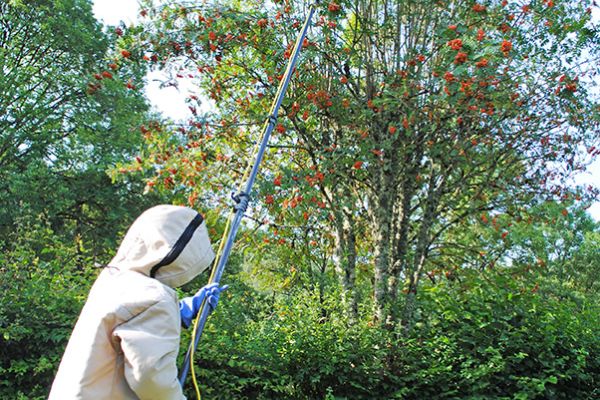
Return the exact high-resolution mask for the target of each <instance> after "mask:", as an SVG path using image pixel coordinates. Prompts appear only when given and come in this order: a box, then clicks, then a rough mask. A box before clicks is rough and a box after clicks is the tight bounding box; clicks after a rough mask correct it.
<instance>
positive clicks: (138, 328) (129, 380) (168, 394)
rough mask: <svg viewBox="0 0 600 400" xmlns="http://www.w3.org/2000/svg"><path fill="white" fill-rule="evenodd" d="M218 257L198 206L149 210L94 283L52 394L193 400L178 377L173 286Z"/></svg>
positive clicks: (69, 399)
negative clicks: (183, 389)
mask: <svg viewBox="0 0 600 400" xmlns="http://www.w3.org/2000/svg"><path fill="white" fill-rule="evenodd" d="M213 259H214V253H213V250H212V247H211V245H210V240H209V237H208V232H207V229H206V224H205V223H204V222H203V220H202V217H201V216H200V214H198V213H197V212H196V211H194V210H192V209H189V208H186V207H179V206H170V205H161V206H156V207H153V208H151V209H149V210H147V211H145V212H144V213H143V214H142V215H141V216H140V217H139V218H138V219H137V220H136V221H135V222H134V223H133V225H132V226H131V227H130V228H129V230H128V231H127V234H126V235H125V238H124V239H123V242H122V244H121V246H120V247H119V250H118V252H117V255H116V256H115V257H114V258H113V260H112V261H111V262H110V264H109V265H108V266H107V267H106V268H105V269H104V270H103V271H102V272H101V273H100V275H99V276H98V279H97V280H96V282H95V283H94V285H93V287H92V289H91V291H90V293H89V296H88V299H87V302H86V304H85V306H84V307H83V310H82V311H81V314H80V316H79V320H78V321H77V324H76V325H75V328H74V330H73V333H72V335H71V338H70V340H69V343H68V345H67V348H66V350H65V354H64V356H63V358H62V361H61V363H60V367H59V368H58V372H57V374H56V378H55V380H54V383H53V384H52V389H51V391H50V397H49V400H74V399H85V400H103V399H107V400H108V399H110V400H120V399H142V400H145V399H156V400H171V399H177V400H180V399H185V396H184V395H183V393H182V389H181V386H180V384H179V381H178V380H177V365H176V357H177V354H178V351H179V339H180V337H179V336H180V329H181V321H180V314H179V304H178V299H177V295H176V293H175V291H174V290H173V289H172V288H174V287H177V286H181V285H183V284H185V283H187V282H189V281H190V280H191V279H193V278H194V277H195V276H197V275H198V274H200V273H201V272H202V271H204V270H205V269H206V268H208V266H209V265H210V263H211V262H212V261H213ZM152 276H154V277H152Z"/></svg>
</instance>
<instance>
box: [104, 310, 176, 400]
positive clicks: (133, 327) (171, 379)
mask: <svg viewBox="0 0 600 400" xmlns="http://www.w3.org/2000/svg"><path fill="white" fill-rule="evenodd" d="M113 334H114V335H115V336H116V337H118V338H119V339H120V344H121V349H122V351H123V358H124V370H125V371H124V372H125V379H126V380H127V383H128V385H129V387H130V388H131V389H132V390H133V391H134V392H135V394H136V395H137V396H138V397H139V398H140V400H150V399H162V400H182V399H185V396H184V395H183V392H182V389H181V385H180V384H179V381H178V379H177V353H178V351H179V340H180V336H179V335H180V320H179V310H178V309H177V305H176V304H174V303H173V302H172V301H164V300H163V301H159V302H157V303H156V304H154V305H152V306H151V307H149V308H148V309H146V310H145V311H143V312H142V313H140V314H139V315H136V316H135V317H133V318H132V319H130V320H129V321H127V322H125V323H123V324H121V325H119V326H118V327H117V328H116V329H115V330H114V332H113Z"/></svg>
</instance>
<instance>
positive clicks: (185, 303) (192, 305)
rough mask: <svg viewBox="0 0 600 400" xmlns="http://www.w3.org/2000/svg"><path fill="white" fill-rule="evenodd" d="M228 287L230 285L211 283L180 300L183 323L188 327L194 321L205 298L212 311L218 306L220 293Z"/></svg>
mask: <svg viewBox="0 0 600 400" xmlns="http://www.w3.org/2000/svg"><path fill="white" fill-rule="evenodd" d="M228 287H229V285H225V286H220V287H219V284H218V283H211V284H209V285H206V286H204V287H203V288H202V289H200V290H198V292H196V294H195V295H193V296H191V297H185V298H183V299H181V300H179V313H180V314H181V324H182V325H183V326H184V327H186V328H187V327H189V326H190V325H191V324H192V321H193V320H194V318H196V315H197V314H198V310H200V305H201V304H202V301H203V300H204V299H205V298H206V304H207V305H208V307H209V309H210V312H212V311H213V310H214V309H215V308H216V307H217V303H218V302H219V295H220V294H221V292H222V291H223V290H225V289H227V288H228Z"/></svg>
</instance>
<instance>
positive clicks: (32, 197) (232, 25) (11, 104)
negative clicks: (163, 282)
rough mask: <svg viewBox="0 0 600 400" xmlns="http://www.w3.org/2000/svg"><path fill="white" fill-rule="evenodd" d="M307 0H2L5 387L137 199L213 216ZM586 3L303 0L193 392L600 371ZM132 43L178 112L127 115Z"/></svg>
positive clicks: (217, 222) (317, 390) (508, 386)
mask: <svg viewBox="0 0 600 400" xmlns="http://www.w3.org/2000/svg"><path fill="white" fill-rule="evenodd" d="M307 6H308V5H307V3H306V4H305V3H304V2H300V1H291V0H290V1H273V2H258V1H229V0H224V1H223V2H220V3H218V4H217V3H214V2H210V3H200V2H186V1H176V2H156V3H153V2H150V1H144V2H143V3H142V8H141V12H140V18H141V22H140V24H139V25H137V26H130V27H125V26H119V27H108V28H106V29H104V30H103V29H102V27H101V25H100V24H99V23H98V22H96V21H95V20H94V18H93V16H92V13H91V7H90V3H89V2H88V1H86V0H35V1H28V2H24V1H19V0H14V1H9V2H3V3H2V4H0V25H1V26H2V27H3V31H2V35H0V44H1V46H0V65H1V66H2V68H1V69H0V74H1V75H0V132H1V136H0V204H1V205H2V207H0V233H1V239H0V245H1V246H2V253H1V254H0V290H1V291H2V294H3V295H2V296H1V297H0V397H1V398H11V399H12V398H15V399H40V398H45V397H46V396H47V393H48V390H49V386H50V384H51V382H52V379H53V375H54V372H55V370H56V368H57V366H58V362H59V360H60V357H61V355H62V351H63V349H64V346H65V345H66V342H67V340H68V337H69V334H70V331H71V328H72V326H73V324H74V323H75V321H76V318H77V315H78V313H79V310H80V308H81V307H82V305H83V303H84V301H85V298H86V295H87V291H88V289H89V287H90V286H91V284H92V282H93V280H94V278H95V276H96V274H97V271H98V269H97V268H96V267H97V266H101V265H103V264H104V263H106V262H108V260H109V259H110V257H111V255H112V254H113V253H114V251H115V249H116V245H117V243H118V240H119V238H120V236H121V234H122V232H123V230H124V229H125V227H126V226H127V225H128V224H129V223H130V222H131V221H132V220H133V219H134V218H135V217H136V216H137V215H138V214H139V212H140V211H141V210H142V209H144V208H145V207H147V206H148V205H150V204H155V203H157V202H159V201H160V202H172V203H176V204H188V205H190V206H192V207H195V208H197V209H198V210H199V211H202V212H203V213H204V214H205V218H206V220H207V223H208V225H209V227H210V235H211V237H212V239H213V242H214V243H215V244H218V240H219V237H220V233H221V231H222V230H223V219H224V215H225V214H226V213H227V212H228V211H229V209H230V201H229V194H230V191H232V190H235V188H236V186H237V184H238V183H239V182H238V180H239V179H240V178H241V176H242V173H243V170H244V168H245V163H246V162H247V161H248V160H247V155H248V154H249V153H250V149H251V147H252V145H253V144H254V141H255V140H256V137H257V134H258V131H259V128H260V124H261V123H262V122H263V121H264V119H265V117H266V110H268V107H269V103H270V101H271V99H272V95H273V93H274V91H275V90H276V86H277V84H278V81H279V79H280V77H281V74H282V72H283V69H284V67H285V63H286V61H287V59H288V58H289V56H290V50H291V46H292V44H293V41H294V40H295V35H296V33H297V32H298V29H299V27H300V24H301V23H302V20H303V17H304V16H305V15H306V12H307ZM588 6H590V7H592V6H593V5H592V4H589V5H588V4H587V3H585V2H579V1H577V2H576V1H558V0H557V1H548V0H540V1H531V2H524V1H510V2H508V1H501V2H500V1H495V0H494V1H480V2H475V1H472V0H465V1H462V0H458V1H419V2H410V1H408V2H407V1H395V0H377V1H368V2H367V1H364V0H344V1H330V2H326V3H325V2H324V3H319V4H318V9H317V17H316V20H315V21H313V22H314V26H313V28H311V30H310V33H309V37H308V39H307V40H306V41H305V42H304V44H303V50H302V51H303V53H302V57H301V63H300V65H299V67H298V70H297V73H295V74H294V78H293V81H292V85H291V87H290V90H289V92H288V96H287V98H286V100H285V101H284V104H283V109H282V116H281V118H280V120H279V121H278V124H277V127H276V130H275V135H274V137H273V138H272V141H271V146H270V147H269V150H268V155H267V158H266V160H265V164H264V169H263V170H262V171H263V172H262V174H261V177H260V179H259V181H258V182H257V184H258V188H257V192H256V194H255V195H254V203H253V207H252V208H251V210H249V212H248V217H249V218H247V220H246V224H245V225H244V226H243V228H242V229H241V231H240V233H239V237H238V242H237V244H236V247H235V250H234V255H233V257H232V259H231V260H230V264H229V266H228V269H227V271H226V275H225V277H224V279H225V280H226V281H227V283H229V284H230V285H231V288H230V290H228V291H227V292H225V295H223V297H222V301H221V302H220V305H219V308H218V311H217V312H216V313H215V314H214V315H213V316H212V317H211V318H210V320H209V324H208V326H207V329H206V331H205V334H204V337H203V339H202V341H201V342H200V347H199V351H198V356H197V359H196V365H197V366H198V370H199V381H200V385H201V387H202V392H203V394H204V395H205V396H206V398H221V399H307V398H308V399H327V400H334V399H340V400H341V399H373V398H375V399H394V398H396V399H421V398H428V397H429V398H434V399H451V398H468V399H595V398H598V397H600V392H599V389H598V388H600V317H599V316H600V295H599V292H598V289H599V288H600V286H599V284H598V280H597V279H596V276H597V273H598V265H600V252H599V249H600V226H599V224H598V223H597V222H594V221H593V220H592V219H591V218H590V217H589V216H588V215H587V214H586V212H585V207H586V206H587V205H588V204H589V203H590V202H591V201H593V200H595V199H596V196H597V188H595V187H592V186H590V187H577V186H574V185H572V184H570V183H569V182H570V179H571V178H572V176H573V174H574V173H575V172H577V171H581V170H583V169H585V166H586V165H587V164H588V163H589V162H591V161H593V160H594V159H595V158H596V157H597V155H598V154H600V150H598V148H599V147H600V146H599V143H598V140H599V138H598V136H597V133H596V132H597V131H598V128H599V124H600V119H599V108H598V107H599V106H598V96H597V94H598V92H597V75H596V74H597V73H598V72H599V71H598V66H599V65H600V63H598V61H599V56H600V54H599V49H600V46H599V43H600V35H598V27H597V24H595V23H594V21H593V19H592V18H591V16H590V15H591V14H592V11H594V10H592V9H590V8H588ZM148 69H154V70H156V71H158V72H160V73H161V74H162V75H161V76H163V78H164V84H165V85H166V86H178V87H181V88H185V87H190V86H191V85H190V83H191V84H193V87H194V88H195V89H194V90H193V91H192V92H190V93H189V94H188V97H187V103H188V107H189V113H190V114H189V119H188V120H185V121H170V120H169V119H168V118H166V117H163V116H160V115H149V113H148V111H147V106H146V103H145V100H144V99H143V97H142V95H141V93H140V90H139V89H141V88H142V87H143V85H144V83H145V82H144V80H145V72H146V71H147V70H148ZM108 173H110V176H109V174H108ZM205 280H206V276H201V277H199V278H198V279H196V280H195V281H194V282H192V283H190V284H189V285H187V286H186V287H184V288H183V289H182V292H181V294H182V295H183V294H184V293H191V292H193V291H195V290H196V289H197V288H198V287H200V286H202V285H203V284H204V282H205ZM188 341H189V332H184V338H183V342H184V344H187V343H188ZM183 347H184V346H183ZM181 356H183V354H182V355H181ZM186 391H187V394H188V396H189V397H190V398H192V397H193V391H192V390H190V388H189V387H186Z"/></svg>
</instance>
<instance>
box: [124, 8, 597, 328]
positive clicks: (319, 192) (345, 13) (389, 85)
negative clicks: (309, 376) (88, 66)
mask: <svg viewBox="0 0 600 400" xmlns="http://www.w3.org/2000/svg"><path fill="white" fill-rule="evenodd" d="M588 6H589V7H591V6H592V4H591V3H590V4H587V3H585V2H569V1H556V2H555V1H551V0H549V1H546V0H545V1H532V2H525V1H512V2H508V1H502V2H498V1H485V2H483V1H482V2H476V1H472V0H469V1H421V2H405V1H374V2H372V1H371V2H367V1H363V0H347V1H331V2H329V3H320V4H319V5H318V6H317V7H318V14H317V16H316V19H315V21H314V27H313V28H312V29H311V31H310V34H309V37H308V38H307V39H306V40H305V41H304V43H303V46H302V59H301V64H300V65H299V67H298V68H297V70H296V71H295V73H294V76H293V82H292V84H291V86H290V88H289V91H288V94H287V97H286V100H285V102H284V104H283V113H282V114H283V115H282V116H281V118H280V119H279V121H278V125H277V127H276V129H275V134H274V137H273V138H272V141H271V147H270V149H269V154H268V156H267V160H266V161H265V165H264V166H263V173H262V178H263V179H262V180H261V183H260V189H259V194H258V195H255V199H257V200H259V201H260V205H258V206H256V207H254V210H253V213H254V214H255V220H256V221H258V222H259V223H263V222H264V221H266V222H267V223H266V224H265V226H267V227H269V229H270V230H269V232H270V233H271V234H272V236H273V238H272V240H269V244H277V245H282V246H296V247H297V243H299V242H300V243H303V244H304V245H306V246H305V247H306V248H307V250H306V254H307V255H308V256H310V255H311V254H313V255H314V254H322V253H323V252H325V253H326V254H329V255H330V256H335V257H334V262H335V264H336V273H337V275H338V276H339V277H340V280H341V283H342V284H343V286H344V288H346V292H347V297H348V300H349V306H350V308H351V309H354V310H355V309H356V298H355V296H354V295H353V293H352V290H353V288H354V286H355V282H354V281H355V276H356V273H355V272H356V263H357V259H358V258H367V259H369V260H370V263H371V268H372V270H373V276H374V281H373V286H372V294H373V304H374V307H373V310H374V317H375V318H376V319H379V320H381V321H384V320H388V321H391V322H394V321H402V322H403V324H404V326H405V327H410V325H411V321H412V319H413V314H414V310H415V307H416V294H417V291H418V288H419V284H420V282H421V280H422V278H423V276H424V274H425V272H427V271H430V270H431V269H433V268H434V267H435V268H438V267H439V266H438V265H437V264H436V260H437V261H440V260H442V257H443V260H444V263H445V264H447V265H445V266H444V268H447V269H450V268H452V269H460V268H463V267H468V266H469V265H468V264H465V263H463V262H462V261H461V257H459V256H456V257H452V254H453V252H452V249H453V248H454V247H453V246H455V243H452V235H448V232H449V231H450V230H451V229H454V228H456V227H459V226H461V224H462V223H463V222H464V221H468V220H478V219H479V218H480V217H481V215H482V214H488V215H492V216H493V215H495V214H498V213H502V214H503V215H508V216H512V217H517V216H518V217H521V218H522V217H523V215H525V214H526V213H527V207H529V206H530V205H531V204H533V203H536V202H539V201H542V200H544V199H549V198H552V199H557V200H561V199H562V200H564V199H578V200H587V199H589V198H591V197H593V196H595V195H596V192H595V189H594V188H574V187H572V186H568V185H567V182H568V180H569V178H570V177H571V176H572V174H573V173H575V172H577V171H581V170H583V169H584V168H585V166H586V165H587V163H589V162H590V161H591V160H592V159H593V158H594V157H596V156H597V155H598V154H600V151H599V150H598V149H597V146H598V143H597V142H598V137H597V135H596V132H597V131H598V128H599V126H598V124H599V118H598V111H599V109H598V103H597V91H595V90H596V89H595V87H596V84H597V78H596V76H597V73H598V65H600V63H598V61H599V57H598V56H599V53H598V49H600V47H599V46H598V41H599V36H598V34H597V26H596V25H594V23H593V22H592V21H591V17H590V15H591V13H592V10H591V8H588ZM143 7H144V8H143V10H142V12H141V14H142V16H143V17H144V18H143V19H142V23H141V25H140V26H139V27H136V28H135V29H132V31H131V32H128V34H126V35H125V38H124V39H123V43H128V45H129V46H130V47H131V48H129V49H127V51H128V52H130V54H129V55H128V58H135V59H136V60H137V61H139V62H147V63H150V64H151V65H152V67H153V68H157V69H160V70H162V71H164V72H167V73H168V74H170V75H169V77H168V78H167V79H166V80H165V84H168V85H180V84H181V83H182V82H184V81H190V82H192V83H193V84H194V85H195V87H196V88H197V92H196V93H190V95H189V98H188V102H189V109H190V118H189V120H188V121H182V122H181V124H179V125H178V126H176V127H173V125H172V124H168V123H161V122H155V123H152V124H148V125H147V126H144V127H142V132H143V133H144V135H145V137H146V139H147V146H146V150H145V151H144V154H143V155H141V156H140V158H139V159H138V161H137V164H139V165H136V166H135V169H139V168H142V169H143V170H144V171H146V173H149V177H148V187H149V188H150V187H153V186H162V187H166V188H168V189H170V190H174V191H176V192H178V193H181V194H182V196H183V195H185V196H187V197H188V201H189V203H190V204H192V205H193V204H196V202H197V201H198V199H202V200H203V202H204V203H205V204H206V203H207V202H208V203H211V202H223V201H224V200H223V199H226V198H227V194H228V192H229V191H231V190H232V189H233V188H234V182H235V181H236V180H238V179H240V177H241V176H242V173H243V170H244V166H245V162H246V161H247V155H248V154H250V149H251V148H252V145H253V142H254V141H256V137H257V133H258V132H259V130H260V123H261V122H262V121H264V120H265V119H266V117H267V116H268V115H267V114H268V110H269V104H270V101H271V99H272V98H273V95H274V92H275V90H276V88H277V86H278V83H279V81H280V79H281V77H282V74H283V71H284V69H285V66H286V63H287V61H288V59H289V57H290V54H291V51H292V48H293V44H294V40H295V37H296V34H297V32H298V30H299V28H300V26H301V25H302V21H303V18H304V16H305V15H306V13H307V7H308V5H307V4H305V3H303V2H296V1H283V2H281V1H275V2H255V1H244V2H224V3H222V4H219V5H206V4H205V5H197V4H193V3H188V2H175V3H169V4H167V5H159V4H152V3H151V2H145V3H144V5H143ZM125 40H127V42H125ZM207 104H208V105H210V107H208V108H207V107H206V105H207ZM203 109H204V110H209V111H205V112H202V110H203ZM132 168H133V167H132ZM219 199H221V200H219ZM222 204H224V203H222ZM486 218H487V217H486ZM463 226H464V225H463ZM310 243H313V247H312V248H311V247H310ZM325 243H326V244H327V245H325ZM401 296H402V297H403V301H398V300H399V298H400V297H401ZM400 305H401V307H400Z"/></svg>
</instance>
